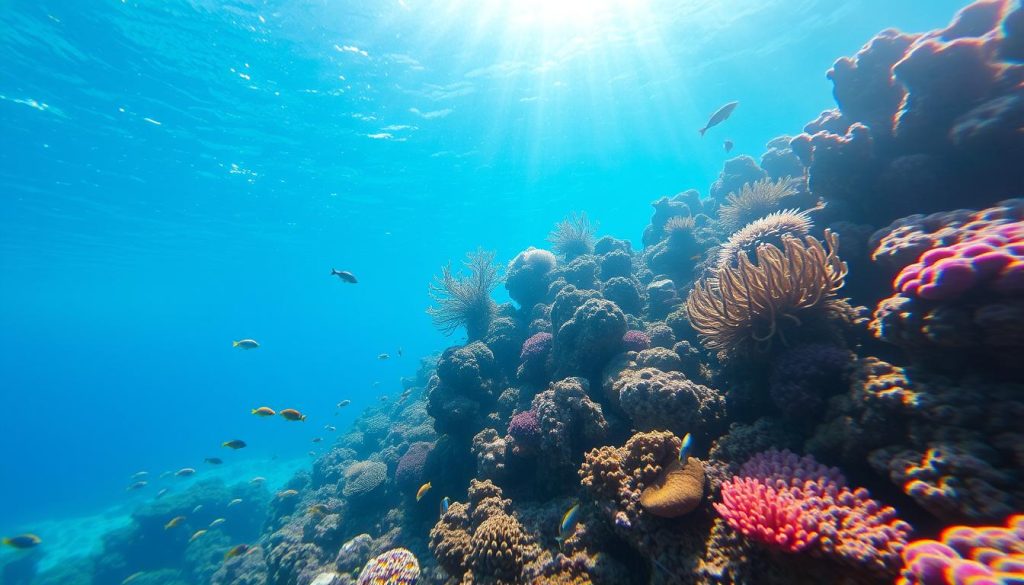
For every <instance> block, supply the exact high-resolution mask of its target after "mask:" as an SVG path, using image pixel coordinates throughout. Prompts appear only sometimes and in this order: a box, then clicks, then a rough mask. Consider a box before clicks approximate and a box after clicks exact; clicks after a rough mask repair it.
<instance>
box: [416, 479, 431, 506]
mask: <svg viewBox="0 0 1024 585" xmlns="http://www.w3.org/2000/svg"><path fill="white" fill-rule="evenodd" d="M432 487H433V486H432V485H430V482H429V481H428V482H427V483H425V484H423V485H421V486H420V489H419V490H417V491H416V501H417V502H418V501H420V500H421V499H423V496H425V495H427V492H429V491H430V488H432Z"/></svg>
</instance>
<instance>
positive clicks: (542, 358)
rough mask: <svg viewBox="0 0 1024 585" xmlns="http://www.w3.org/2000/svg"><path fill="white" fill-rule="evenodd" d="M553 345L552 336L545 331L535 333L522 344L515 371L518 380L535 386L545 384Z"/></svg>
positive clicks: (548, 373)
mask: <svg viewBox="0 0 1024 585" xmlns="http://www.w3.org/2000/svg"><path fill="white" fill-rule="evenodd" d="M553 343H554V336H553V335H551V334H550V333H548V332H547V331H541V332H540V333H535V334H534V335H532V336H530V337H529V338H527V340H526V341H525V342H523V349H522V351H521V352H520V353H519V368H518V369H517V371H516V375H517V376H518V377H519V379H520V380H522V381H524V382H530V383H532V384H537V385H541V384H545V383H547V380H548V378H549V376H550V370H551V362H550V360H551V346H552V345H553Z"/></svg>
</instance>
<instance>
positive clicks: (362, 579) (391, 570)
mask: <svg viewBox="0 0 1024 585" xmlns="http://www.w3.org/2000/svg"><path fill="white" fill-rule="evenodd" d="M419 576H420V564H419V563H418V562H417V561H416V556H415V555H414V554H412V553H411V552H409V551H408V550H406V549H404V548H393V549H391V550H389V551H387V552H385V553H383V554H381V555H379V556H376V557H374V558H372V559H370V562H368V563H366V566H365V567H363V570H362V572H360V573H359V580H358V581H357V585H415V583H416V580H417V579H419Z"/></svg>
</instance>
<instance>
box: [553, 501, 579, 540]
mask: <svg viewBox="0 0 1024 585" xmlns="http://www.w3.org/2000/svg"><path fill="white" fill-rule="evenodd" d="M579 521H580V505H579V504H573V506H572V507H571V508H569V509H568V510H566V512H565V515H564V516H562V522H561V523H560V524H559V525H558V539H559V542H561V541H564V540H565V539H566V538H569V537H570V536H572V533H573V530H575V529H576V524H577V523H578V522H579Z"/></svg>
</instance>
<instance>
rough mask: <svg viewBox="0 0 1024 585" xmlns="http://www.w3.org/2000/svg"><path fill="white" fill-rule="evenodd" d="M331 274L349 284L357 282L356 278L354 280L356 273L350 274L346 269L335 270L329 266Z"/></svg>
mask: <svg viewBox="0 0 1024 585" xmlns="http://www.w3.org/2000/svg"><path fill="white" fill-rule="evenodd" d="M331 276H337V277H338V278H340V279H341V280H342V282H347V283H349V284H355V283H357V282H359V281H358V280H356V275H355V274H352V273H351V272H349V271H348V270H337V269H335V268H331Z"/></svg>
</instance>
